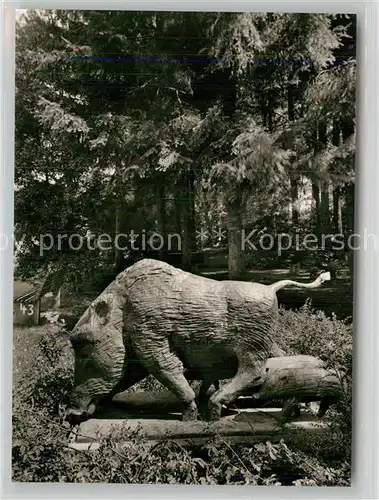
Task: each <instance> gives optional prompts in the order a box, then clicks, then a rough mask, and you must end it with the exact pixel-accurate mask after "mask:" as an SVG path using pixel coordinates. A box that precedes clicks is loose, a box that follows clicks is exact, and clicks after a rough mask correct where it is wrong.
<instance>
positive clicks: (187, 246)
mask: <svg viewBox="0 0 379 500" xmlns="http://www.w3.org/2000/svg"><path fill="white" fill-rule="evenodd" d="M183 194H184V196H183V198H184V199H183V245H182V251H183V254H182V265H183V269H184V270H185V271H191V270H192V253H193V252H195V251H196V233H195V230H196V229H195V227H196V225H195V172H194V171H193V169H188V171H187V175H186V177H185V182H184V185H183Z"/></svg>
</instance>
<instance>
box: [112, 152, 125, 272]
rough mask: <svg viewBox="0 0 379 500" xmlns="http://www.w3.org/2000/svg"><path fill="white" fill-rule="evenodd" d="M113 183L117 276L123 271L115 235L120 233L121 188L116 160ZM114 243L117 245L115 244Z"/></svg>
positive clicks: (118, 164) (119, 166)
mask: <svg viewBox="0 0 379 500" xmlns="http://www.w3.org/2000/svg"><path fill="white" fill-rule="evenodd" d="M115 169H116V171H115V183H116V189H115V210H114V213H115V224H114V232H115V238H114V240H113V241H114V269H115V273H116V274H119V273H121V271H123V270H124V254H123V250H121V249H120V248H119V246H120V245H121V242H119V241H118V239H116V238H117V235H118V234H120V232H121V217H122V196H121V193H120V186H121V165H120V162H119V161H118V160H117V161H116V163H115ZM116 242H117V243H118V244H116Z"/></svg>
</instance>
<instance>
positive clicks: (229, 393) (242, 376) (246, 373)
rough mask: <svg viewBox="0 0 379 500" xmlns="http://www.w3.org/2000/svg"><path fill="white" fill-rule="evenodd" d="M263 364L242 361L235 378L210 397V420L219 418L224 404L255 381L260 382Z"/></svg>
mask: <svg viewBox="0 0 379 500" xmlns="http://www.w3.org/2000/svg"><path fill="white" fill-rule="evenodd" d="M262 366H263V363H261V362H255V364H254V365H252V364H250V363H249V364H245V363H243V364H242V363H241V365H240V367H239V368H238V372H237V373H236V375H235V376H234V378H233V379H232V380H231V381H230V382H229V383H227V384H225V385H224V386H222V387H221V388H220V389H219V390H218V391H216V392H215V393H214V394H213V395H212V396H211V397H210V399H209V403H208V409H209V420H219V419H220V417H221V405H222V404H224V405H229V404H231V403H232V402H233V401H234V400H236V399H237V398H238V397H239V396H241V395H242V394H243V393H244V391H246V389H248V388H249V387H250V386H251V385H252V384H253V383H258V381H259V379H260V378H261V369H262Z"/></svg>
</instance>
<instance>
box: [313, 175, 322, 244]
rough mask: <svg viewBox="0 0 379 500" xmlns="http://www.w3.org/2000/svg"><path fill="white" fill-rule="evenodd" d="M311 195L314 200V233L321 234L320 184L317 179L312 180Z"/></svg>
mask: <svg viewBox="0 0 379 500" xmlns="http://www.w3.org/2000/svg"><path fill="white" fill-rule="evenodd" d="M312 196H313V200H314V215H315V222H316V227H315V233H316V235H320V234H321V220H320V186H319V183H318V181H313V182H312Z"/></svg>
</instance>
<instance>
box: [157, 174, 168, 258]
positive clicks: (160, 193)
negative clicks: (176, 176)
mask: <svg viewBox="0 0 379 500" xmlns="http://www.w3.org/2000/svg"><path fill="white" fill-rule="evenodd" d="M157 197H158V199H157V205H158V211H157V216H158V231H159V235H160V236H161V237H162V238H163V247H162V248H161V249H160V250H159V251H158V255H159V259H160V260H162V261H165V260H166V257H167V250H169V249H168V248H167V213H166V187H165V185H164V179H162V178H161V179H158V190H157Z"/></svg>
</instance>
